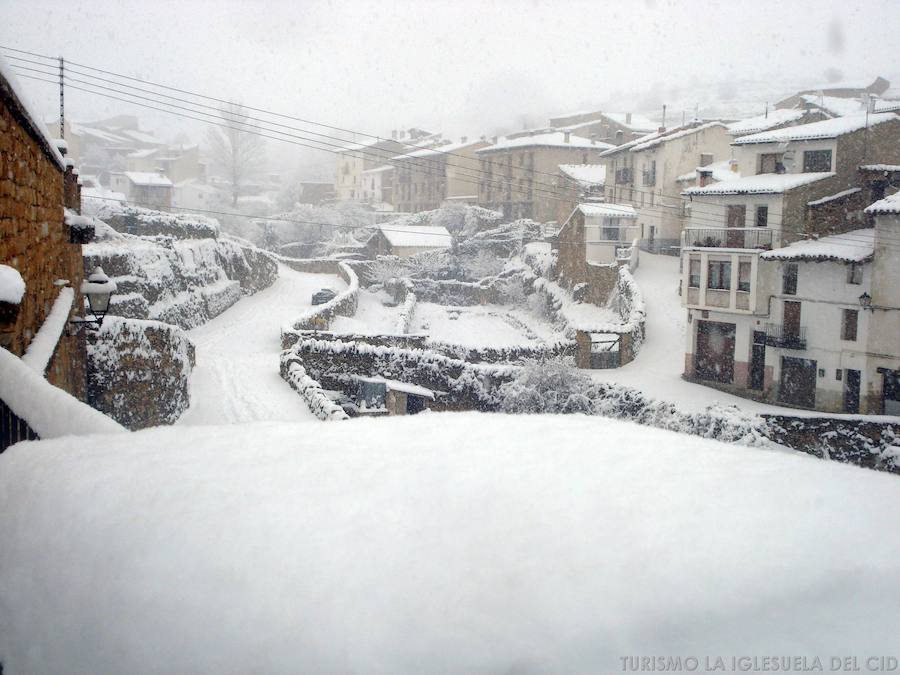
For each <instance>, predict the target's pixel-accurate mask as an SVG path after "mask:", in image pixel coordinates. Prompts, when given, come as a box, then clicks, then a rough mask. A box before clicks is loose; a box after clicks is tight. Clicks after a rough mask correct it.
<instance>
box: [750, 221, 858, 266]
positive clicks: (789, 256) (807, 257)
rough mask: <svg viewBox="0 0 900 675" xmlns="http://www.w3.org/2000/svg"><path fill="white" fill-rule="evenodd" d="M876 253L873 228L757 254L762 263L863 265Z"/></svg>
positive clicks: (808, 240) (800, 242) (833, 235)
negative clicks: (789, 261) (785, 261)
mask: <svg viewBox="0 0 900 675" xmlns="http://www.w3.org/2000/svg"><path fill="white" fill-rule="evenodd" d="M874 253H875V228H871V227H870V228H866V229H863V230H853V231H852V232H843V233H841V234H832V235H830V236H827V237H822V238H821V239H806V240H804V241H797V242H794V243H793V244H788V245H787V246H785V247H783V248H778V249H775V250H774V251H766V252H765V253H762V254H760V256H759V257H760V258H762V259H764V260H801V261H807V262H824V261H826V260H832V261H835V262H849V263H857V262H865V261H866V260H871V259H872V256H873V255H874Z"/></svg>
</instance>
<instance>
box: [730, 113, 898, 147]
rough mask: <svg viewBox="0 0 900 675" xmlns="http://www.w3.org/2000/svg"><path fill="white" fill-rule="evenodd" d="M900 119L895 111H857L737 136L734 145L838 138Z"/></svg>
mask: <svg viewBox="0 0 900 675" xmlns="http://www.w3.org/2000/svg"><path fill="white" fill-rule="evenodd" d="M894 120H900V117H897V115H895V114H894V113H891V112H887V113H875V114H874V115H866V114H865V113H856V114H853V115H847V116H845V117H836V118H834V119H831V120H822V121H821V122H812V123H810V124H800V125H798V126H795V127H786V128H784V129H775V130H774V131H764V132H762V133H760V134H749V135H747V136H741V137H740V138H736V139H735V140H734V141H733V142H732V144H733V145H746V144H749V143H785V142H788V141H811V140H817V139H824V138H837V137H838V136H843V135H844V134H849V133H852V132H854V131H859V130H860V129H865V128H866V126H869V127H874V126H876V125H878V124H884V123H885V122H891V121H894Z"/></svg>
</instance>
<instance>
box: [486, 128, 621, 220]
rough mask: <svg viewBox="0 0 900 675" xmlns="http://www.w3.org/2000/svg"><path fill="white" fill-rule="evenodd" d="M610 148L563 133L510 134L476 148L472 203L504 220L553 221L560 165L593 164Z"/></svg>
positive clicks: (546, 131)
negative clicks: (499, 214) (476, 173)
mask: <svg viewBox="0 0 900 675" xmlns="http://www.w3.org/2000/svg"><path fill="white" fill-rule="evenodd" d="M611 147H612V146H611V145H610V144H608V143H603V142H600V141H591V140H590V139H587V138H582V137H580V136H576V135H575V134H572V133H571V132H568V131H554V130H540V131H536V132H526V133H523V134H511V135H509V136H507V137H506V138H504V139H503V140H501V141H496V142H494V143H493V144H492V145H489V146H487V147H484V148H481V149H480V150H477V151H476V153H477V154H478V156H479V158H480V160H481V168H480V172H479V175H480V181H479V185H478V204H479V206H483V207H485V208H489V209H492V210H494V211H502V212H503V215H504V216H505V217H506V218H509V219H513V218H531V219H532V220H536V221H538V222H549V221H555V220H556V219H557V218H558V213H559V200H560V195H559V194H558V193H557V191H556V185H555V184H554V182H555V181H556V179H557V176H558V174H559V166H560V164H597V163H598V161H599V157H600V153H602V152H603V151H604V150H608V149H610V148H611Z"/></svg>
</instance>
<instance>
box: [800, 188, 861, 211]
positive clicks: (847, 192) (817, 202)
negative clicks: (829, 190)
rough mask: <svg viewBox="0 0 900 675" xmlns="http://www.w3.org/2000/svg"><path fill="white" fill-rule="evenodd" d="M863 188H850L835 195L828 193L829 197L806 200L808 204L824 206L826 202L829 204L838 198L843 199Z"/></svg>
mask: <svg viewBox="0 0 900 675" xmlns="http://www.w3.org/2000/svg"><path fill="white" fill-rule="evenodd" d="M861 191H862V188H858V187H857V188H850V189H849V190H842V191H840V192H836V193H834V194H833V195H828V196H827V197H822V198H821V199H814V200H813V201H811V202H806V205H807V206H822V205H824V204H828V203H829V202H833V201H837V200H838V199H843V198H844V197H849V196H850V195H855V194H856V193H857V192H861Z"/></svg>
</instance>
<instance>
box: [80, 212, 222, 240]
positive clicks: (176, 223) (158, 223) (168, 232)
mask: <svg viewBox="0 0 900 675" xmlns="http://www.w3.org/2000/svg"><path fill="white" fill-rule="evenodd" d="M96 215H97V217H98V218H100V219H101V220H102V221H103V222H105V223H106V224H107V225H109V226H110V227H112V228H113V229H114V230H116V231H117V232H122V233H125V234H135V235H138V236H142V237H152V236H156V235H164V236H167V237H174V238H175V239H207V238H212V239H215V238H216V237H218V236H219V223H218V222H217V221H216V220H213V219H212V218H207V217H205V216H200V215H193V214H182V213H166V212H162V211H155V210H153V209H146V208H142V207H140V206H130V205H121V204H111V205H110V204H106V205H104V206H101V207H99V208H98V209H97V213H96Z"/></svg>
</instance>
